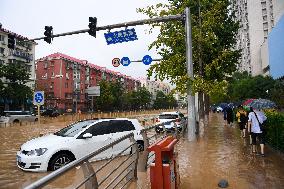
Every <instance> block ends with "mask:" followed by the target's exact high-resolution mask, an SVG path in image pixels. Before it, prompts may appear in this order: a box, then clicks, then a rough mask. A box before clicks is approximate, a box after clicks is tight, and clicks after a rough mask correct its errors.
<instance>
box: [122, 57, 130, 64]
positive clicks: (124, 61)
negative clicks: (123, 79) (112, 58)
mask: <svg viewBox="0 0 284 189" xmlns="http://www.w3.org/2000/svg"><path fill="white" fill-rule="evenodd" d="M130 63H131V61H130V59H129V58H128V57H122V59H120V64H121V65H123V66H128V65H129V64H130Z"/></svg>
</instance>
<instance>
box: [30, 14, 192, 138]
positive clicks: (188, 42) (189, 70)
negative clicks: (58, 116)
mask: <svg viewBox="0 0 284 189" xmlns="http://www.w3.org/2000/svg"><path fill="white" fill-rule="evenodd" d="M184 17H185V29H186V63H187V74H188V77H189V78H191V79H193V62H192V39H191V18H190V10H189V8H186V10H185V16H184V15H183V14H179V15H170V16H164V17H157V18H150V19H144V20H138V21H132V22H125V23H119V24H113V25H106V26H101V27H96V31H100V30H111V29H115V28H122V27H128V26H137V25H145V24H152V23H157V22H168V21H174V20H184ZM89 31H90V29H84V30H78V31H72V32H66V33H61V34H55V35H51V37H52V38H55V37H61V36H67V35H73V34H80V33H86V32H89ZM44 38H45V37H39V38H35V39H30V40H26V41H35V40H41V39H44ZM194 98H195V97H194V94H192V90H191V86H188V92H187V100H188V106H187V107H188V109H187V112H188V139H189V140H194V139H195V131H196V118H195V116H196V114H195V99H194ZM76 109H77V99H76Z"/></svg>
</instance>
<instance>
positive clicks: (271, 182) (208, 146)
mask: <svg viewBox="0 0 284 189" xmlns="http://www.w3.org/2000/svg"><path fill="white" fill-rule="evenodd" d="M265 150H266V151H265V153H266V157H261V156H257V155H255V154H252V153H251V146H250V145H249V141H248V138H245V139H243V138H241V137H240V132H239V129H238V126H236V125H235V126H234V127H233V128H232V127H225V126H224V124H223V117H222V115H221V114H217V113H216V114H212V115H211V117H210V125H209V126H208V127H207V128H205V136H204V137H203V138H199V139H198V140H197V141H195V142H187V141H186V139H183V140H180V142H179V145H178V153H179V168H180V175H181V188H182V189H190V188H192V189H199V188H200V189H204V188H206V189H207V188H208V189H211V188H218V182H219V181H220V180H221V179H226V180H227V181H228V183H229V187H228V188H234V189H235V188H240V189H244V188H246V189H250V188H255V189H265V188H273V189H274V188H275V189H278V188H279V189H280V188H284V158H283V154H282V155H279V154H278V153H277V152H275V151H272V150H270V149H268V148H266V149H265Z"/></svg>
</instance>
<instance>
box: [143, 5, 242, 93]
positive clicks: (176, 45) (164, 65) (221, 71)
mask: <svg viewBox="0 0 284 189" xmlns="http://www.w3.org/2000/svg"><path fill="white" fill-rule="evenodd" d="M200 5H201V25H199V16H198V1H191V0H187V1H183V0H169V1H168V4H161V3H159V4H156V5H152V6H148V7H146V8H139V9H138V12H141V13H144V14H146V15H148V16H149V17H150V18H152V17H157V16H167V15H176V14H183V13H184V10H185V8H186V7H190V10H191V21H192V43H193V49H192V50H193V67H194V73H195V74H194V75H195V77H194V78H195V79H194V80H192V81H190V80H189V78H188V76H187V69H186V46H185V28H184V24H183V23H182V22H179V21H170V22H166V23H156V24H153V25H152V26H153V27H155V26H160V34H159V35H158V38H157V40H155V41H154V42H153V43H152V44H150V46H149V49H152V48H154V49H156V50H157V52H158V54H159V55H160V56H161V57H162V61H161V62H160V63H158V64H154V65H151V67H150V69H149V70H148V76H149V77H150V76H152V75H154V73H155V74H156V75H155V77H156V78H159V79H160V80H164V79H170V80H171V83H173V84H175V85H176V87H177V89H178V90H179V91H181V92H183V93H184V92H186V89H187V87H189V86H192V89H193V91H194V92H197V91H203V92H205V93H211V92H212V91H214V90H219V89H220V86H222V85H223V80H226V79H227V77H228V76H229V75H231V74H232V73H233V72H234V71H236V65H237V60H238V58H239V56H240V52H239V51H237V50H233V47H234V46H235V44H236V38H235V36H236V33H237V30H238V28H239V25H238V23H237V22H235V21H234V14H233V13H234V12H233V11H232V9H231V8H230V1H229V0H200ZM151 31H152V30H150V32H151ZM198 45H200V46H201V48H198V47H199V46H198ZM199 58H201V59H202V61H203V67H202V70H203V72H204V74H203V75H201V76H199V75H198V71H199V64H198V60H199Z"/></svg>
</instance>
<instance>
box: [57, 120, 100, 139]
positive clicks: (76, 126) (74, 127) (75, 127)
mask: <svg viewBox="0 0 284 189" xmlns="http://www.w3.org/2000/svg"><path fill="white" fill-rule="evenodd" d="M94 122H95V120H87V121H79V122H76V123H72V124H71V125H69V126H67V127H65V128H63V129H61V130H60V131H57V132H56V133H54V134H55V135H57V136H63V137H74V136H75V135H76V134H78V133H79V132H80V131H82V129H83V128H85V127H87V126H88V125H90V124H92V123H94Z"/></svg>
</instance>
